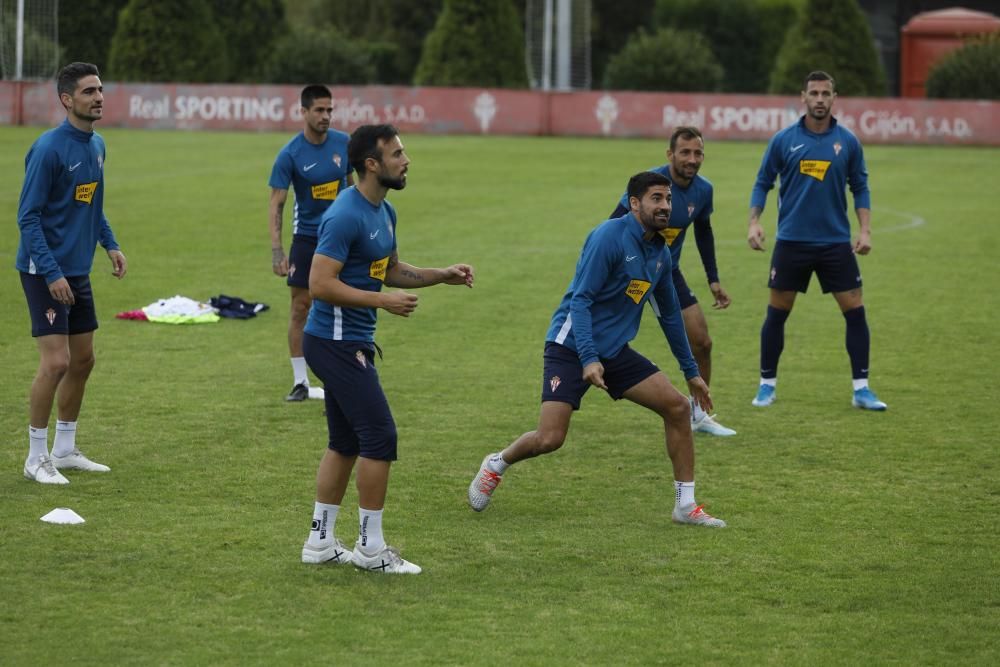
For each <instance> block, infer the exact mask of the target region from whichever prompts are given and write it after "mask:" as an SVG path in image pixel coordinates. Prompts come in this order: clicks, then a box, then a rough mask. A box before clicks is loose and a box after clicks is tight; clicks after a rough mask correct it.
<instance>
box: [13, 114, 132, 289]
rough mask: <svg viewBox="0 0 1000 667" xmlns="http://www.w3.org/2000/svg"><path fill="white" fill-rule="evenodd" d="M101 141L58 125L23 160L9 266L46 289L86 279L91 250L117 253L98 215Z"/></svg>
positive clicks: (100, 206) (101, 210) (104, 220)
mask: <svg viewBox="0 0 1000 667" xmlns="http://www.w3.org/2000/svg"><path fill="white" fill-rule="evenodd" d="M105 155H106V152H105V148H104V139H102V138H101V136H100V135H99V134H97V133H96V132H84V131H83V130H78V129H76V128H75V127H73V126H72V125H70V123H69V121H68V120H67V121H63V123H62V124H61V125H59V127H56V128H53V129H51V130H49V131H48V132H45V133H44V134H42V136H40V137H39V138H38V139H37V140H36V141H35V143H34V144H32V146H31V148H30V149H29V150H28V155H27V156H26V157H25V158H24V185H23V186H22V187H21V201H20V203H19V204H18V209H17V226H18V227H19V228H20V230H21V241H20V244H19V245H18V248H17V260H16V262H15V266H16V267H17V269H18V270H19V271H23V272H25V273H31V274H39V275H42V276H44V277H45V282H47V283H48V284H50V285H51V284H52V283H54V282H55V281H57V280H59V279H60V278H62V277H64V276H85V275H88V274H89V273H90V271H91V269H92V268H93V266H94V248H96V247H97V244H98V243H100V244H101V246H102V247H103V248H104V249H105V250H117V249H118V242H117V241H115V235H114V234H113V233H112V231H111V226H110V225H109V224H108V219H107V218H106V217H105V215H104V159H105Z"/></svg>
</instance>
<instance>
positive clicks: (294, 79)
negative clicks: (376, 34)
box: [262, 26, 375, 84]
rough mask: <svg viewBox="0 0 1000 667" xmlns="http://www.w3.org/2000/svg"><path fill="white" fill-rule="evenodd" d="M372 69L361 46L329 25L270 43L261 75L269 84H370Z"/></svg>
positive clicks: (296, 32) (303, 29)
mask: <svg viewBox="0 0 1000 667" xmlns="http://www.w3.org/2000/svg"><path fill="white" fill-rule="evenodd" d="M374 76H375V68H374V67H373V66H372V63H371V61H370V59H369V57H368V54H367V53H366V51H365V49H363V48H362V47H361V45H359V44H357V43H355V42H353V41H351V40H348V39H347V38H346V37H344V35H342V34H341V33H340V31H339V30H337V29H336V28H334V27H332V26H320V27H311V28H302V29H298V30H295V31H289V32H288V33H286V34H285V35H284V36H282V37H281V38H280V39H279V40H278V42H277V43H276V44H275V46H274V50H273V52H272V53H271V56H270V58H269V59H268V61H267V62H266V63H265V64H264V71H263V74H262V78H263V80H264V81H268V82H271V83H302V84H308V83H331V84H334V83H357V84H364V83H372V81H373V79H374Z"/></svg>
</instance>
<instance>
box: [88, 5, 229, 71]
mask: <svg viewBox="0 0 1000 667" xmlns="http://www.w3.org/2000/svg"><path fill="white" fill-rule="evenodd" d="M108 70H109V73H108V77H107V78H111V79H114V80H118V81H182V82H190V83H201V82H216V81H224V80H225V79H226V75H227V73H228V66H227V60H226V46H225V42H224V41H223V37H222V32H221V31H220V30H219V27H218V25H217V24H216V22H215V17H214V16H213V15H212V10H211V8H210V7H209V6H208V5H207V4H206V3H204V2H202V1H201V0H171V1H170V2H163V1H162V0H129V3H128V4H127V5H126V6H125V8H124V9H123V10H122V12H121V14H120V15H119V17H118V26H117V28H116V30H115V36H114V38H113V39H112V40H111V53H110V55H109V57H108Z"/></svg>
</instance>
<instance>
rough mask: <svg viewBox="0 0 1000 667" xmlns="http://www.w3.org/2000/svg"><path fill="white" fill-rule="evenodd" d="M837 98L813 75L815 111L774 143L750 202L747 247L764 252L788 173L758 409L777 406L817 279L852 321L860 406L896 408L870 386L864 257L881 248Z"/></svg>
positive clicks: (809, 108) (864, 173)
mask: <svg viewBox="0 0 1000 667" xmlns="http://www.w3.org/2000/svg"><path fill="white" fill-rule="evenodd" d="M836 99H837V92H836V88H835V84H834V80H833V77H832V76H830V75H829V74H827V73H826V72H821V71H817V72H812V73H810V74H809V75H808V76H807V77H806V80H805V84H804V86H803V91H802V103H803V104H804V105H805V106H806V113H805V115H803V116H802V118H800V119H799V122H798V123H796V124H794V125H792V126H790V127H787V128H785V129H783V130H781V131H779V132H778V133H777V134H775V135H774V137H773V138H772V139H771V142H770V143H769V144H768V146H767V150H766V151H765V152H764V159H763V160H762V161H761V165H760V170H759V172H758V173H757V181H756V183H754V187H753V192H752V194H751V196H750V223H749V230H748V232H747V243H749V245H750V247H751V248H753V249H754V250H759V251H763V250H764V228H763V227H762V226H761V224H760V214H761V212H762V211H763V210H764V204H765V202H766V201H767V193H768V191H770V190H771V188H773V187H774V179H775V178H776V177H777V176H778V175H780V176H781V187H780V189H779V190H778V202H779V204H778V236H777V241H776V242H775V244H774V252H773V253H772V255H771V269H770V279H769V281H768V287H769V288H770V291H771V292H770V300H769V303H768V306H767V316H766V317H765V319H764V325H763V327H761V331H760V384H759V386H758V388H757V395H756V396H755V397H754V399H753V401H751V402H752V403H753V405H755V406H757V407H767V406H769V405H771V404H772V403H773V402H774V400H775V396H776V393H775V387H776V386H777V382H778V360H779V359H780V357H781V352H782V350H783V349H784V345H785V322H786V320H788V316H789V315H790V314H791V312H792V306H794V305H795V297H796V295H797V294H798V293H799V292H802V293H805V291H806V289H808V287H809V280H810V278H811V277H812V274H813V273H815V274H816V277H817V278H818V279H819V285H820V288H822V290H823V292H824V293H827V292H832V293H833V298H834V299H835V300H836V302H837V305H838V306H839V307H840V312H841V314H843V316H844V323H845V325H846V333H845V342H846V346H847V355H848V357H849V358H850V362H851V377H852V384H853V390H854V395H853V398H852V400H851V403H852V405H853V406H854V407H856V408H862V409H864V410H876V411H882V410H885V409H886V408H887V407H888V406H886V404H885V403H883V402H882V401H880V400H879V399H878V397H877V396H876V395H875V393H874V392H873V391H872V390H871V388H870V387H869V386H868V371H869V365H868V359H869V349H870V344H871V343H870V334H869V330H868V320H867V317H866V314H865V306H864V302H863V301H862V298H861V270H860V269H859V268H858V260H857V255H867V254H868V253H869V252H871V249H872V244H871V195H870V194H869V192H868V169H867V168H866V167H865V156H864V152H863V151H862V149H861V142H860V141H858V138H857V137H856V136H854V134H853V133H852V132H851V131H850V130H848V129H847V128H846V127H843V126H842V125H840V124H838V123H837V119H836V118H835V117H834V116H833V104H834V102H835V101H836ZM848 187H849V188H850V190H851V194H852V195H853V197H854V212H855V214H856V215H857V218H858V236H857V238H856V239H855V240H854V241H853V243H852V241H851V223H850V221H849V220H848V219H847V192H846V191H847V188H848Z"/></svg>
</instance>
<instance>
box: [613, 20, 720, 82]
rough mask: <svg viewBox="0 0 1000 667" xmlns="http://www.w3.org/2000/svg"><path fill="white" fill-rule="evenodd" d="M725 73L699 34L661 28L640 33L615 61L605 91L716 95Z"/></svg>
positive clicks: (626, 45)
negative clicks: (652, 31) (709, 93)
mask: <svg viewBox="0 0 1000 667" xmlns="http://www.w3.org/2000/svg"><path fill="white" fill-rule="evenodd" d="M723 75H724V71H723V69H722V66H721V65H720V64H719V62H718V60H716V58H715V56H714V55H713V54H712V48H711V46H710V45H709V42H708V40H707V39H706V38H705V37H704V36H703V35H702V34H701V33H698V32H693V31H690V30H675V29H673V28H661V29H660V30H658V31H657V32H656V33H654V34H649V33H647V32H645V31H639V32H637V33H636V34H634V35H633V36H632V37H630V38H629V40H628V42H627V43H626V44H625V48H623V49H622V50H621V51H619V52H618V53H616V54H615V55H614V56H612V57H611V60H610V62H608V68H607V70H605V73H604V87H605V88H611V89H614V90H649V91H677V92H715V91H718V90H719V88H720V87H721V85H722V78H723Z"/></svg>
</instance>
